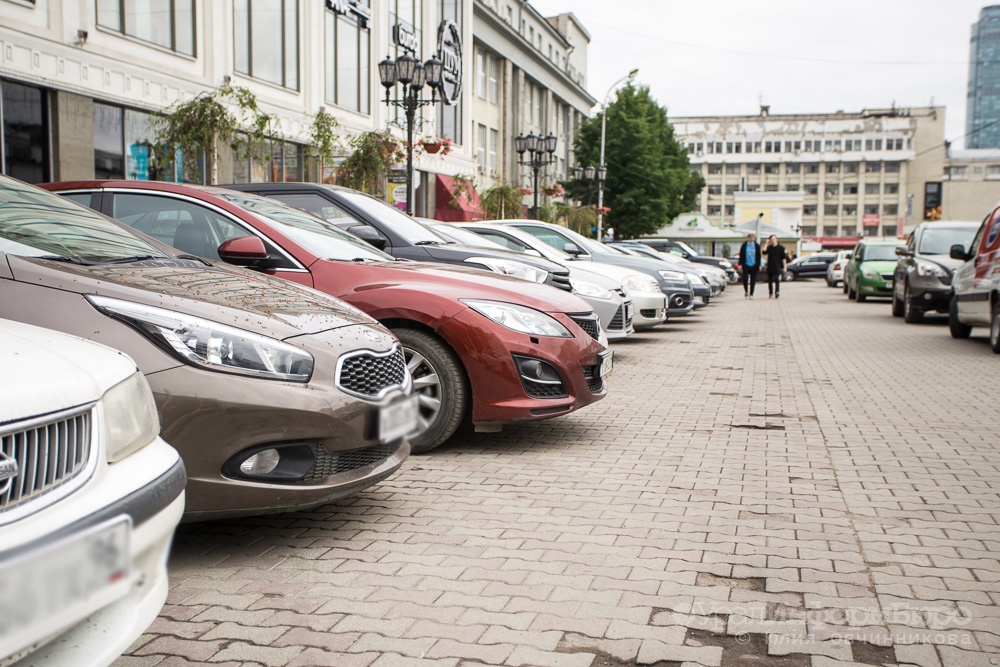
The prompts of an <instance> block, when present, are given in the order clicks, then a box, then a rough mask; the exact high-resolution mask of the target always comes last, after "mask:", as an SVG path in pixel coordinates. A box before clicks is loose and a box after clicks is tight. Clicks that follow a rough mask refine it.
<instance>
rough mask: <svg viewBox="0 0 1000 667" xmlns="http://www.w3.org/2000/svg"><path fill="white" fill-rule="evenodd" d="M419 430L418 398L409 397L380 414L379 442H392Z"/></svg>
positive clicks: (391, 404) (387, 406)
mask: <svg viewBox="0 0 1000 667" xmlns="http://www.w3.org/2000/svg"><path fill="white" fill-rule="evenodd" d="M416 430H417V396H416V394H414V395H413V396H407V397H406V398H404V399H403V400H401V401H396V402H395V403H390V404H389V405H386V406H385V407H382V408H380V409H379V412H378V439H379V442H392V441H393V440H398V439H399V438H402V437H403V436H406V435H409V434H410V433H413V432H414V431H416Z"/></svg>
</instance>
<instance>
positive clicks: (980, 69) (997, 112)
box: [965, 5, 1000, 148]
mask: <svg viewBox="0 0 1000 667" xmlns="http://www.w3.org/2000/svg"><path fill="white" fill-rule="evenodd" d="M965 132H966V136H965V146H966V148H1000V5H992V6H989V7H983V8H982V9H981V10H980V11H979V20H978V21H976V22H975V23H973V24H972V38H971V39H970V40H969V90H968V99H967V101H966V107H965Z"/></svg>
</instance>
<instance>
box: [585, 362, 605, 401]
mask: <svg viewBox="0 0 1000 667" xmlns="http://www.w3.org/2000/svg"><path fill="white" fill-rule="evenodd" d="M583 377H584V379H585V380H587V388H588V389H590V393H592V394H599V393H601V392H602V391H604V380H602V379H601V376H600V375H597V366H596V365H595V366H584V367H583Z"/></svg>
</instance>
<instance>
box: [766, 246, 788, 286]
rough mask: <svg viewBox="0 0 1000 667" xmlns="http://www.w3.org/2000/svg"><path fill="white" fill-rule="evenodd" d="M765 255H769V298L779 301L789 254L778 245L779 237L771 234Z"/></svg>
mask: <svg viewBox="0 0 1000 667" xmlns="http://www.w3.org/2000/svg"><path fill="white" fill-rule="evenodd" d="M764 254H765V255H767V298H768V299H770V298H771V297H772V296H773V297H774V298H775V299H777V298H778V297H779V296H781V276H782V275H783V274H784V273H785V271H787V270H788V253H787V252H785V246H783V245H778V237H777V236H775V235H774V234H771V236H769V237H768V239H767V245H766V246H765V247H764Z"/></svg>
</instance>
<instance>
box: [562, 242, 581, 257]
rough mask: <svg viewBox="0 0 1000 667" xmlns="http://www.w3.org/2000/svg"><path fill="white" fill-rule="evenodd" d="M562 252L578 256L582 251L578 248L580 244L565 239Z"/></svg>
mask: <svg viewBox="0 0 1000 667" xmlns="http://www.w3.org/2000/svg"><path fill="white" fill-rule="evenodd" d="M563 252H565V253H566V254H568V255H574V256H580V255H582V254H583V251H582V250H580V246H578V245H577V244H575V243H572V242H571V241H567V242H566V243H564V244H563Z"/></svg>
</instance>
